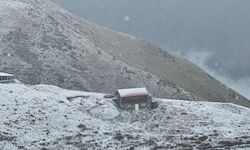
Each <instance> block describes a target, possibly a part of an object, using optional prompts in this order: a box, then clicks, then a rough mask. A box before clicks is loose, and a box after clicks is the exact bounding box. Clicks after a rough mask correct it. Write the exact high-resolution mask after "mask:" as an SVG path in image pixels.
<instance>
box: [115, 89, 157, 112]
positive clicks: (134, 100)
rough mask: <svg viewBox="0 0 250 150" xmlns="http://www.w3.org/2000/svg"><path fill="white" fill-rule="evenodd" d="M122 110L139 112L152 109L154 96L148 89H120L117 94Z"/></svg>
mask: <svg viewBox="0 0 250 150" xmlns="http://www.w3.org/2000/svg"><path fill="white" fill-rule="evenodd" d="M115 96H116V101H117V103H118V105H119V106H120V108H121V109H124V110H138V109H145V108H147V107H151V103H152V96H151V95H150V93H149V92H148V91H147V89H146V88H132V89H119V90H117V91H116V93H115Z"/></svg>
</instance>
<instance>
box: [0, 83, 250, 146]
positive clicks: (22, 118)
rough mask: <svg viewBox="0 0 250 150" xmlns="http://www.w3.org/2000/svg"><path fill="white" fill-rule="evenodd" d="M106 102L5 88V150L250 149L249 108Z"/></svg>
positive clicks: (0, 123)
mask: <svg viewBox="0 0 250 150" xmlns="http://www.w3.org/2000/svg"><path fill="white" fill-rule="evenodd" d="M75 96H80V97H78V98H77V97H75ZM103 96H104V94H98V93H86V92H80V91H69V90H64V89H61V88H59V87H55V86H49V85H34V86H30V85H23V84H17V83H15V84H0V118H1V120H0V149H11V150H12V149H42V148H45V149H115V148H118V149H178V148H179V149H190V148H194V147H196V148H197V149H206V148H207V149H209V148H210V149H211V148H212V149H214V148H227V147H228V148H241V149H247V148H250V136H249V135H250V118H249V115H250V110H249V109H248V108H245V107H241V106H237V105H233V104H222V103H209V102H189V101H181V100H178V101H176V100H167V99H157V101H158V102H159V107H158V108H156V109H154V110H141V111H136V112H135V111H134V112H125V111H121V110H120V109H117V108H116V106H115V104H114V103H113V101H112V99H106V98H103ZM73 97H75V98H73Z"/></svg>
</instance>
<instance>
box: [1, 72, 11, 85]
mask: <svg viewBox="0 0 250 150" xmlns="http://www.w3.org/2000/svg"><path fill="white" fill-rule="evenodd" d="M13 80H14V75H12V74H7V73H3V72H0V83H11V82H13Z"/></svg>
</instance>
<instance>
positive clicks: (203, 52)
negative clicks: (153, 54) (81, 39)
mask: <svg viewBox="0 0 250 150" xmlns="http://www.w3.org/2000/svg"><path fill="white" fill-rule="evenodd" d="M54 1H55V2H56V3H57V4H59V5H61V6H62V7H64V8H66V9H68V10H70V11H71V12H73V13H75V14H77V15H78V16H81V17H83V18H86V19H88V20H90V21H92V22H94V23H97V24H99V25H102V26H106V27H109V28H112V29H114V30H118V31H121V32H126V33H129V34H133V35H135V36H139V37H143V38H145V39H148V40H150V41H152V42H153V43H155V44H157V45H159V46H161V47H163V48H165V49H168V50H169V51H173V52H177V53H179V54H181V55H183V56H185V57H186V58H188V59H190V60H192V61H193V62H195V63H196V64H198V65H199V66H201V67H202V68H203V69H205V70H207V71H208V72H210V73H211V74H213V75H214V76H217V78H219V79H220V80H222V81H223V82H227V84H229V85H230V86H233V87H234V88H236V89H237V90H238V91H243V90H244V95H247V94H249V93H250V92H248V90H250V67H249V66H250V0H54ZM247 96H248V95H247ZM249 97H250V95H249Z"/></svg>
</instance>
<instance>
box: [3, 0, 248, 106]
mask: <svg viewBox="0 0 250 150" xmlns="http://www.w3.org/2000/svg"><path fill="white" fill-rule="evenodd" d="M0 70H1V71H5V72H9V73H13V74H15V75H17V77H18V78H19V79H20V80H21V81H23V82H25V83H29V84H39V83H45V84H54V85H58V86H60V87H64V88H68V89H78V90H85V91H97V92H114V91H115V90H116V89H117V88H128V87H140V86H146V87H147V88H148V89H149V91H151V92H152V93H153V94H154V95H155V96H156V97H165V98H177V99H188V100H198V99H200V100H210V101H221V102H233V103H236V104H241V105H244V106H247V107H250V102H249V101H248V100H247V99H245V98H244V97H242V96H241V95H239V94H238V93H236V92H234V91H232V90H231V89H228V88H226V87H225V86H224V85H222V84H221V83H220V82H218V81H217V80H215V79H214V78H212V77H211V76H209V75H208V74H207V73H205V72H204V71H202V70H201V69H200V68H198V67H197V66H195V65H194V64H192V63H190V62H189V61H187V60H185V59H182V58H180V57H177V56H174V55H171V54H169V53H168V52H167V51H165V50H162V49H160V48H158V47H156V46H154V45H152V44H151V43H149V42H147V41H144V40H142V39H138V38H135V37H132V36H129V35H126V34H123V33H118V32H115V31H111V30H109V29H106V28H103V27H100V26H97V25H95V24H93V23H90V22H88V21H86V20H84V19H81V18H79V17H76V16H74V15H72V14H70V13H69V12H67V11H65V10H63V9H62V8H60V7H58V6H57V5H55V4H53V3H51V2H50V1H47V0H36V1H34V0H1V2H0Z"/></svg>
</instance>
